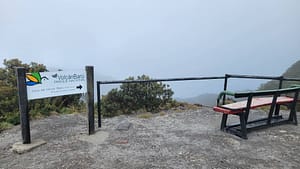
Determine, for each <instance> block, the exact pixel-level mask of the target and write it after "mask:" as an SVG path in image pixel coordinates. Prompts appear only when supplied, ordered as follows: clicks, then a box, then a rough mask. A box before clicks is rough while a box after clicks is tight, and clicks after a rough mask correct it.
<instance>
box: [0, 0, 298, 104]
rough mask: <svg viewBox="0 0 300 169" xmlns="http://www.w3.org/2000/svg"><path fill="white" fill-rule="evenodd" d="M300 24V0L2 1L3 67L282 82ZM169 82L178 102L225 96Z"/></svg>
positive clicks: (98, 75) (204, 85) (102, 76)
mask: <svg viewBox="0 0 300 169" xmlns="http://www.w3.org/2000/svg"><path fill="white" fill-rule="evenodd" d="M299 19H300V1H298V0H284V1H283V0H264V1H261V0H252V1H240V0H227V1H224V0H214V1H199V0H184V1H183V0H126V1H124V0H109V1H103V0H89V1H80V0H51V1H39V0H26V1H23V0H0V60H1V62H2V61H3V60H4V59H11V58H19V59H20V60H22V61H23V62H25V63H30V62H32V61H34V62H38V63H42V64H45V65H46V66H47V68H48V69H50V70H57V69H63V70H72V69H83V68H84V66H86V65H93V66H94V69H95V80H122V79H125V78H127V77H128V76H138V75H142V74H146V75H149V76H150V77H152V78H175V77H202V76H223V75H224V74H225V73H228V74H247V75H269V76H279V75H281V74H282V73H283V72H284V71H285V70H286V69H287V68H288V67H289V66H291V65H292V64H293V63H294V62H296V61H297V60H299V58H300V32H299V30H300V22H299ZM1 66H2V65H1ZM264 82H265V81H262V80H232V82H230V86H229V88H230V89H232V90H251V89H256V88H257V87H258V86H259V85H260V84H261V83H264ZM169 84H170V85H171V87H172V89H173V90H174V91H175V95H174V97H176V98H178V97H180V98H187V97H194V96H197V95H199V94H203V93H218V92H220V91H221V90H222V88H223V81H222V80H216V81H188V82H172V83H169ZM105 88H106V89H108V88H109V87H107V86H105ZM106 91H107V90H106Z"/></svg>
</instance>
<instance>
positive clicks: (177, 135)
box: [0, 108, 300, 169]
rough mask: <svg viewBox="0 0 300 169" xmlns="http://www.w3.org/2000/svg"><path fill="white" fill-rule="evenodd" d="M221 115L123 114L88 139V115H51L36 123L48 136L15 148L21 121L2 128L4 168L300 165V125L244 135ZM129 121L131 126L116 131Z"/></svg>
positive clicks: (0, 162)
mask: <svg viewBox="0 0 300 169" xmlns="http://www.w3.org/2000/svg"><path fill="white" fill-rule="evenodd" d="M298 117H299V114H298ZM220 118H221V115H220V114H218V113H215V112H213V111H212V110H211V109H210V108H201V109H199V110H196V111H185V112H182V113H167V114H166V115H164V116H159V115H158V116H156V117H153V118H150V119H141V118H137V117H135V116H130V117H126V116H119V117H115V118H111V119H104V120H103V126H104V127H103V128H102V129H97V131H98V132H97V133H96V135H95V136H93V137H90V138H89V139H87V138H88V137H87V136H86V132H87V128H86V126H87V124H86V121H87V120H86V117H85V116H84V115H80V114H77V115H62V116H51V117H49V118H47V119H43V120H36V121H33V122H31V129H32V131H31V135H32V139H33V140H34V139H43V140H45V141H47V144H45V145H43V146H41V147H39V148H37V149H34V150H33V151H31V152H28V153H25V154H21V155H19V154H16V153H13V152H11V151H10V148H11V146H12V144H14V143H15V142H18V141H21V134H20V127H19V126H17V127H15V128H13V129H11V130H7V131H4V132H2V133H0V168H5V169H6V168H7V169H20V168H24V169H25V168H32V169H38V168H41V169H42V168H43V169H53V168H72V169H76V168H84V169H89V168H95V169H96V168H141V169H142V168H143V169H144V168H175V169H183V168H204V169H205V168H208V169H210V168H257V169H263V168H266V169H267V168H268V169H269V168H275V169H276V168H278V169H279V168H280V169H281V168H295V169H296V168H300V155H299V154H300V127H299V126H294V125H282V126H277V127H272V128H268V129H264V130H260V131H255V132H252V133H250V134H249V135H248V136H249V139H248V140H242V139H240V138H238V137H235V136H232V135H230V134H226V133H223V132H221V131H220V130H219V123H220ZM299 119H300V118H299ZM124 121H125V122H126V121H128V122H130V123H131V124H132V125H131V127H130V128H129V130H116V127H117V126H118V124H120V122H124Z"/></svg>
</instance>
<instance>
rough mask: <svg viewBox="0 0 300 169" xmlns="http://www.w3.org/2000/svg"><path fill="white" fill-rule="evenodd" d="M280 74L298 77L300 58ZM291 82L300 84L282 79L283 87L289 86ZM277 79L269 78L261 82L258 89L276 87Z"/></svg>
mask: <svg viewBox="0 0 300 169" xmlns="http://www.w3.org/2000/svg"><path fill="white" fill-rule="evenodd" d="M282 76H284V77H286V78H297V79H300V60H299V61H297V62H296V63H294V64H293V65H292V66H291V67H289V68H288V69H287V70H286V71H285V72H284V73H283V74H282ZM293 84H300V82H291V81H284V82H283V87H284V88H285V87H290V86H291V85H293ZM278 86H279V81H278V80H271V81H269V82H267V83H264V84H262V85H261V86H260V87H259V90H268V89H278Z"/></svg>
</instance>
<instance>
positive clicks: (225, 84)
mask: <svg viewBox="0 0 300 169" xmlns="http://www.w3.org/2000/svg"><path fill="white" fill-rule="evenodd" d="M229 77H230V76H229V75H228V74H225V80H224V91H226V90H227V83H228V78H229ZM225 100H226V95H224V97H223V103H222V104H223V105H224V104H225Z"/></svg>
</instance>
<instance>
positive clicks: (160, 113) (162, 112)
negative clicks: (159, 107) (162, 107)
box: [159, 111, 167, 116]
mask: <svg viewBox="0 0 300 169" xmlns="http://www.w3.org/2000/svg"><path fill="white" fill-rule="evenodd" d="M166 114H167V113H166V112H164V111H161V112H159V115H160V116H165V115H166Z"/></svg>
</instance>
